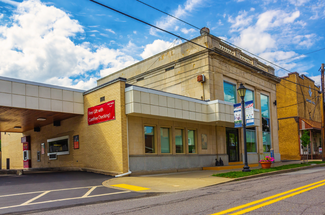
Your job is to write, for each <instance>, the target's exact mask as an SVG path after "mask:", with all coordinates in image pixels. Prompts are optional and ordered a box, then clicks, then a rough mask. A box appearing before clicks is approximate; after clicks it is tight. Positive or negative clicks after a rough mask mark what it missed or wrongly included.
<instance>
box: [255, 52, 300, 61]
mask: <svg viewBox="0 0 325 215" xmlns="http://www.w3.org/2000/svg"><path fill="white" fill-rule="evenodd" d="M296 56H298V54H297V53H296V52H294V51H289V52H284V51H275V52H264V53H262V54H260V57H262V58H264V59H266V60H269V61H271V62H277V61H280V60H284V59H288V58H292V57H296Z"/></svg>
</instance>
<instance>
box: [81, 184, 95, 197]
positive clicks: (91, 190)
mask: <svg viewBox="0 0 325 215" xmlns="http://www.w3.org/2000/svg"><path fill="white" fill-rule="evenodd" d="M96 187H97V186H94V187H92V188H91V189H90V190H88V192H87V193H85V195H83V196H82V198H86V197H87V196H89V194H90V193H91V192H93V191H94V189H96Z"/></svg>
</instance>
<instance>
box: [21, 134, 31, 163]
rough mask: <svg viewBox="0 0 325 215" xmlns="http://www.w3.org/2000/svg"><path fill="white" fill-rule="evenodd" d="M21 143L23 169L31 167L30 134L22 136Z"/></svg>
mask: <svg viewBox="0 0 325 215" xmlns="http://www.w3.org/2000/svg"><path fill="white" fill-rule="evenodd" d="M21 142H22V144H23V160H24V169H26V168H31V167H32V163H31V154H30V149H31V147H30V136H24V137H22V138H21Z"/></svg>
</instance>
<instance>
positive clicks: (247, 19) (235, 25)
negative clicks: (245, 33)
mask: <svg viewBox="0 0 325 215" xmlns="http://www.w3.org/2000/svg"><path fill="white" fill-rule="evenodd" d="M253 17H254V16H247V12H246V11H240V12H239V15H238V16H237V17H236V18H235V19H233V18H232V17H231V16H229V18H228V22H230V23H232V25H231V28H232V30H240V29H242V28H243V27H245V26H247V25H249V24H251V22H252V20H253Z"/></svg>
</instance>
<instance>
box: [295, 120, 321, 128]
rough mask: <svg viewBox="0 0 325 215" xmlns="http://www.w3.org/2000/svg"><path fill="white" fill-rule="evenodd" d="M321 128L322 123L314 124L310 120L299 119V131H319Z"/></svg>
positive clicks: (314, 122)
mask: <svg viewBox="0 0 325 215" xmlns="http://www.w3.org/2000/svg"><path fill="white" fill-rule="evenodd" d="M321 128H322V123H321V122H316V121H313V120H310V119H303V118H300V119H299V129H300V130H307V129H308V130H309V129H316V130H321Z"/></svg>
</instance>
